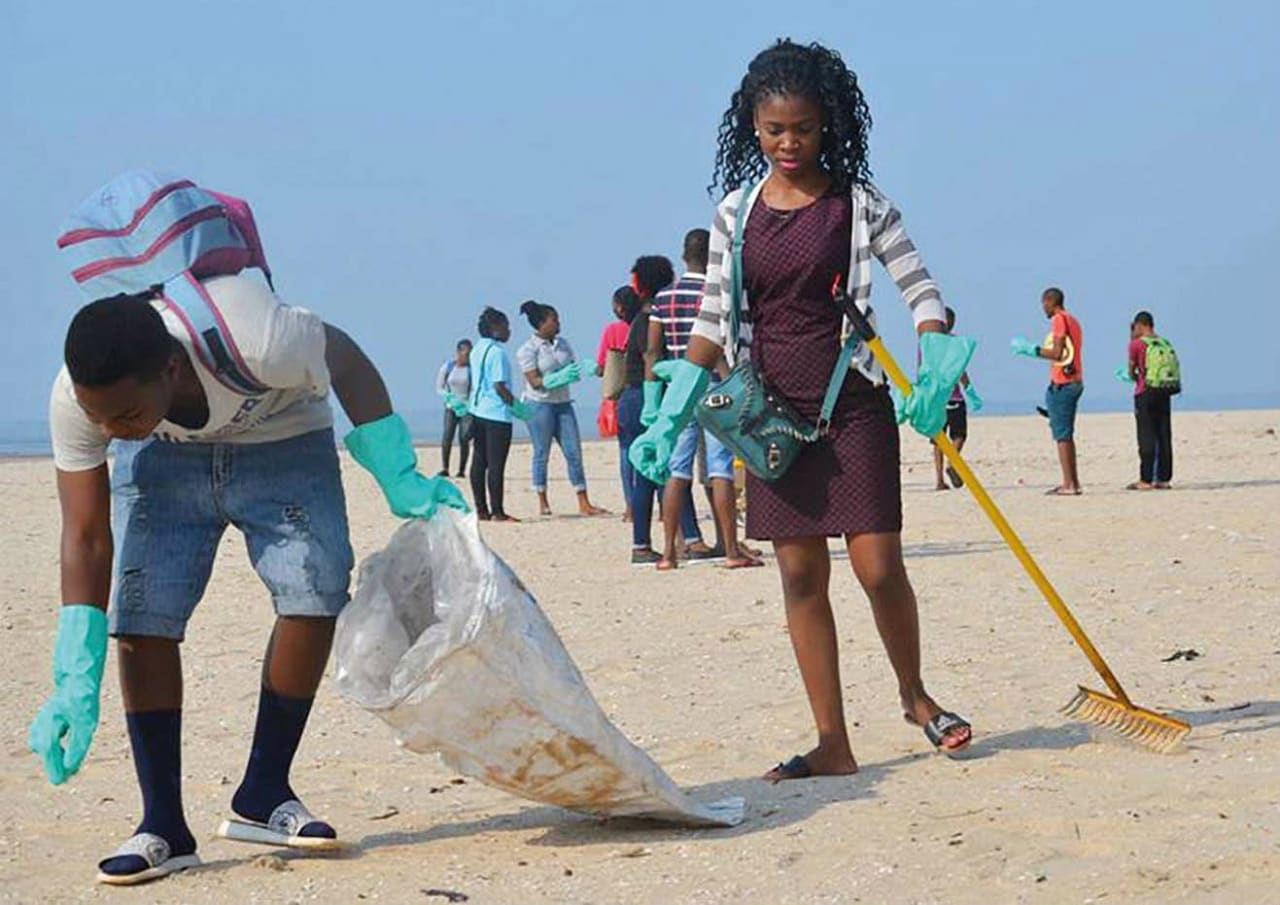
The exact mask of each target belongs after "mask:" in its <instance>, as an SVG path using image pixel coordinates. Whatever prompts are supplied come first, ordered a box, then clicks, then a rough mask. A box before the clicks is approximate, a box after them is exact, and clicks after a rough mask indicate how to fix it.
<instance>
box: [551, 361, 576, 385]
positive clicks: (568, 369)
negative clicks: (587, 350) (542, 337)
mask: <svg viewBox="0 0 1280 905" xmlns="http://www.w3.org/2000/svg"><path fill="white" fill-rule="evenodd" d="M581 379H582V365H580V364H578V363H577V362H576V361H571V362H569V363H568V364H567V365H565V366H564V367H563V368H560V369H559V370H556V371H552V372H551V373H550V374H548V375H547V376H546V377H543V378H542V386H543V388H544V389H548V390H558V389H560V388H561V387H567V386H568V385H569V384H571V383H577V382H578V381H579V380H581Z"/></svg>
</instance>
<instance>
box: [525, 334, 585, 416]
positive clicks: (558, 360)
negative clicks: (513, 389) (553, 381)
mask: <svg viewBox="0 0 1280 905" xmlns="http://www.w3.org/2000/svg"><path fill="white" fill-rule="evenodd" d="M577 359H578V356H577V355H576V354H574V351H573V346H571V345H569V340H567V339H565V338H564V337H563V336H557V337H556V338H555V339H552V340H547V339H543V338H542V337H541V336H539V335H538V334H536V333H535V334H533V336H530V337H529V339H528V340H526V341H525V344H524V345H523V346H521V347H520V348H519V349H518V350H516V364H518V365H519V366H520V372H521V373H523V374H527V373H529V372H530V371H537V372H538V373H539V374H541V375H542V376H543V377H546V376H547V375H548V374H550V373H551V372H552V371H558V370H560V369H561V368H563V367H564V366H565V365H568V364H570V363H572V362H574V361H577ZM523 398H524V399H525V400H526V401H527V402H571V401H572V400H573V395H572V394H571V393H570V392H569V388H568V387H567V386H564V387H557V388H556V389H554V390H546V389H543V390H540V389H538V388H537V387H535V386H533V384H531V383H529V382H527V381H526V382H525V386H524V393H523Z"/></svg>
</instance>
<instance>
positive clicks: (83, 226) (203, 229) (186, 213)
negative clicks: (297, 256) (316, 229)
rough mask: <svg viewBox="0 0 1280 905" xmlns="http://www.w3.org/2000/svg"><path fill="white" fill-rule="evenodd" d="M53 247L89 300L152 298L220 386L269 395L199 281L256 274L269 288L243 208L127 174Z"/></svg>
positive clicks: (83, 209) (177, 182) (194, 189)
mask: <svg viewBox="0 0 1280 905" xmlns="http://www.w3.org/2000/svg"><path fill="white" fill-rule="evenodd" d="M58 248H59V249H60V250H61V252H62V254H63V257H64V259H65V260H66V261H67V262H68V264H69V266H70V270H71V276H72V278H73V279H74V280H75V281H76V283H77V284H79V286H80V288H81V290H82V291H83V292H84V293H85V294H86V295H87V296H88V297H89V298H90V299H102V298H110V297H111V296H115V295H120V294H127V295H137V294H140V293H145V292H148V291H153V290H154V291H156V292H157V293H158V297H159V299H160V301H161V303H162V304H163V305H164V307H165V308H166V309H167V310H168V311H170V312H171V313H172V314H173V315H174V316H175V317H176V318H177V319H178V320H179V321H180V322H181V323H182V324H183V326H184V327H185V328H186V330H187V332H188V334H189V335H190V337H191V345H192V348H193V349H194V350H195V353H196V357H197V358H198V359H199V360H200V363H201V364H202V365H204V366H205V368H206V369H207V370H209V371H210V372H211V373H212V374H213V376H214V377H215V378H216V379H217V380H218V382H219V383H221V384H222V385H223V386H225V387H227V388H228V389H230V390H231V391H233V392H235V393H239V394H240V395H245V396H256V395H260V394H262V393H265V392H266V391H267V387H266V386H265V385H263V384H262V383H261V382H260V381H259V380H258V379H257V378H256V377H254V376H253V374H252V373H251V372H250V371H249V368H248V366H247V365H246V364H245V362H244V359H243V358H242V357H241V355H240V352H239V350H238V349H237V348H236V344H235V341H234V339H233V338H232V336H231V334H230V331H229V330H228V329H227V325H226V322H225V320H224V319H223V317H222V313H221V311H219V310H218V306H217V305H216V304H215V303H214V301H213V299H212V298H210V296H209V293H208V292H207V291H206V290H205V288H204V286H202V285H201V283H200V281H201V280H203V279H207V278H208V277H213V276H221V275H230V274H237V273H239V272H240V271H242V270H244V269H245V268H246V267H257V268H258V269H259V270H261V271H262V273H263V276H265V277H266V279H267V284H268V285H270V286H272V289H273V290H274V288H275V287H274V285H272V283H271V270H270V268H269V267H268V266H267V260H266V255H265V254H264V252H263V250H262V241H261V239H260V238H259V236H258V227H257V224H255V223H254V220H253V211H252V210H250V208H249V205H248V204H247V203H246V202H244V201H242V200H240V199H239V198H233V197H231V196H230V195H222V194H219V193H217V192H211V191H208V190H206V189H202V188H200V187H199V186H197V185H196V184H195V183H194V182H192V181H191V180H189V179H179V178H170V177H163V176H160V175H157V174H156V173H152V172H150V171H148V170H131V171H129V172H127V173H123V174H121V175H120V176H117V177H116V178H115V179H113V180H111V181H110V182H108V183H107V184H106V185H105V186H103V187H102V188H100V189H98V190H97V191H96V192H94V193H93V194H92V195H90V196H89V197H88V198H86V199H85V200H84V201H82V202H81V203H80V205H79V206H78V207H77V208H76V209H75V211H73V212H72V214H71V216H70V217H69V218H68V219H67V222H66V224H65V225H64V227H63V232H62V235H61V236H60V237H59V239H58Z"/></svg>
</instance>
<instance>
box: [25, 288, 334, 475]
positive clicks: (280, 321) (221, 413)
mask: <svg viewBox="0 0 1280 905" xmlns="http://www.w3.org/2000/svg"><path fill="white" fill-rule="evenodd" d="M204 286H205V289H207V290H208V292H209V295H210V297H211V298H212V299H213V301H214V302H215V303H216V304H217V306H218V308H219V309H220V310H221V311H222V316H223V319H224V320H225V322H226V325H227V329H228V331H229V332H230V334H231V338H232V340H234V342H235V344H236V346H237V347H238V348H239V350H240V354H241V356H242V357H243V359H244V362H245V364H246V365H247V366H248V369H249V371H250V372H251V373H252V374H253V376H254V377H256V378H257V379H258V381H259V382H260V383H262V384H264V385H266V386H268V387H271V389H270V390H269V391H268V392H266V393H263V394H262V395H260V396H242V395H240V394H238V393H233V392H232V391H231V390H229V389H227V388H226V387H224V386H223V385H222V384H221V383H219V382H218V380H217V379H216V378H215V377H214V376H213V375H212V374H211V373H209V371H208V370H207V369H206V368H205V367H204V365H202V364H200V360H199V358H198V357H197V356H196V354H195V352H194V350H193V349H192V348H191V338H190V336H189V335H188V334H187V331H186V328H185V327H183V326H182V324H181V322H180V321H178V319H177V318H176V317H174V315H173V314H172V313H170V312H168V311H167V310H166V309H165V307H164V305H163V303H161V302H159V301H156V302H155V303H153V304H155V306H156V309H157V310H158V311H159V312H160V316H161V317H162V318H164V322H165V326H167V327H168V328H169V333H170V335H172V336H173V337H174V338H175V339H177V340H178V341H179V342H181V343H182V347H183V348H184V349H186V351H187V355H188V357H189V358H190V359H191V365H192V367H193V368H194V370H195V372H196V375H197V376H198V377H199V379H200V385H201V386H202V387H203V388H204V393H205V397H206V398H207V399H208V402H209V420H208V422H206V423H205V425H204V426H203V427H201V428H198V429H196V430H192V429H191V428H186V427H182V426H181V425H178V424H173V423H172V422H169V421H161V422H160V424H159V425H158V426H157V427H156V430H155V436H157V437H160V438H161V439H164V440H170V441H173V442H178V443H268V442H271V441H274V440H287V439H289V438H290V437H298V436H301V435H302V434H307V433H310V432H311V431H316V430H321V429H323V428H326V427H331V426H332V425H333V412H332V411H330V409H329V400H328V395H329V368H328V366H327V365H326V364H325V357H324V353H325V335H324V321H323V320H321V319H320V318H319V317H318V316H317V315H315V314H313V313H311V312H310V311H308V310H307V309H305V308H294V307H292V306H290V305H286V304H284V303H282V302H281V301H280V300H279V299H277V298H276V297H275V295H273V294H272V293H271V291H270V290H269V289H268V288H267V287H266V286H264V285H262V284H261V283H259V282H258V281H256V280H253V279H250V278H248V277H242V276H227V277H214V278H213V279H210V280H206V281H204ZM49 428H50V432H51V433H52V435H53V461H54V464H55V465H56V466H57V467H58V468H59V469H61V470H62V471H87V470H89V469H91V468H97V467H98V466H99V465H101V464H102V463H103V462H105V461H106V460H107V442H108V441H107V438H106V437H105V436H104V435H103V433H102V431H101V430H100V429H99V428H98V427H97V426H96V425H94V423H93V422H92V421H90V420H89V417H88V415H86V414H85V413H84V410H83V409H81V408H80V404H79V403H78V402H76V397H75V392H74V389H73V387H72V384H71V375H70V374H68V373H67V369H66V367H63V368H62V370H61V371H59V372H58V376H57V379H55V380H54V382H53V394H52V397H51V398H50V400H49Z"/></svg>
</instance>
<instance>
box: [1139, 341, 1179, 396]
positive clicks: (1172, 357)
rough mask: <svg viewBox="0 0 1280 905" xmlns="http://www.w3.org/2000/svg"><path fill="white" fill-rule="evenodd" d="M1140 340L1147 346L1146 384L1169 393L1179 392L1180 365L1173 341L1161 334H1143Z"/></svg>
mask: <svg viewBox="0 0 1280 905" xmlns="http://www.w3.org/2000/svg"><path fill="white" fill-rule="evenodd" d="M1142 342H1143V343H1144V344H1145V345H1146V347H1147V368H1146V380H1147V386H1148V387H1150V388H1151V389H1153V390H1164V391H1165V392H1167V393H1169V394H1170V395H1176V394H1178V393H1181V392H1182V367H1181V366H1180V365H1179V364H1178V353H1177V352H1175V351H1174V349H1173V343H1171V342H1169V340H1167V339H1165V338H1164V337H1163V336H1144V337H1143V338H1142Z"/></svg>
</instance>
